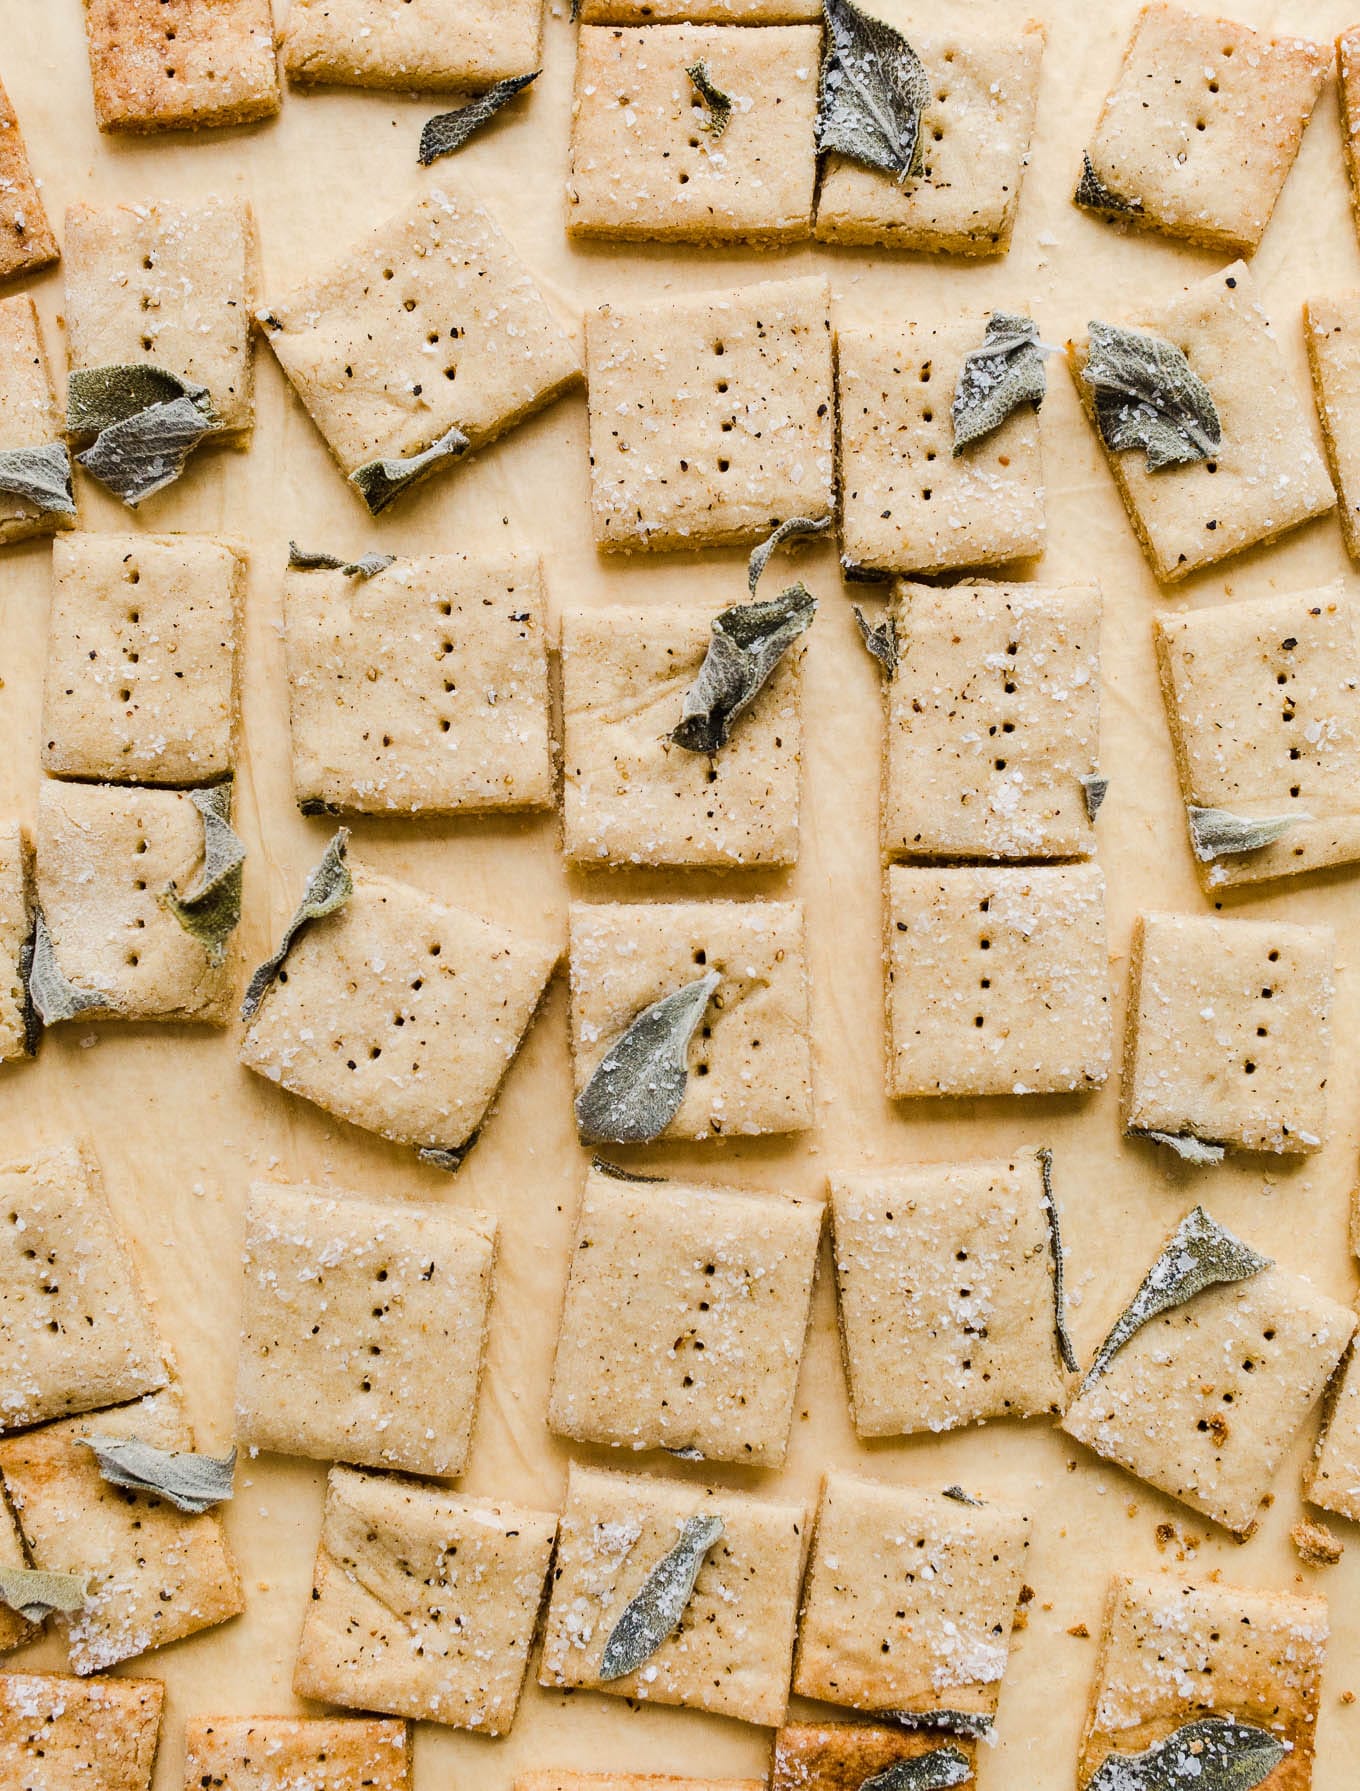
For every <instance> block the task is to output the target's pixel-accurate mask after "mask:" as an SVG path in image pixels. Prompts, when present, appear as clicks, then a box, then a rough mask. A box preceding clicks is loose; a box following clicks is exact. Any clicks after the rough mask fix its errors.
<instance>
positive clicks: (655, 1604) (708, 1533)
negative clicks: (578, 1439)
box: [600, 1513, 723, 1683]
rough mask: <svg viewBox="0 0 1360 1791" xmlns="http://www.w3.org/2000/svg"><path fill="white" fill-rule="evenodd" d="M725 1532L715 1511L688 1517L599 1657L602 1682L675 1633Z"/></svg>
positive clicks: (619, 1675)
mask: <svg viewBox="0 0 1360 1791" xmlns="http://www.w3.org/2000/svg"><path fill="white" fill-rule="evenodd" d="M722 1533H723V1520H722V1519H721V1517H719V1516H717V1514H716V1513H714V1514H712V1515H702V1516H698V1517H687V1518H686V1519H685V1522H684V1527H683V1528H682V1529H681V1531H680V1540H679V1541H678V1542H677V1543H676V1545H675V1547H674V1548H673V1549H670V1550H669V1551H668V1552H667V1553H666V1554H664V1555H663V1556H662V1557H661V1559H660V1560H659V1561H658V1562H657V1564H656V1566H655V1567H654V1568H653V1569H652V1571H651V1572H650V1573H649V1574H648V1575H647V1577H646V1579H645V1580H644V1581H643V1582H642V1586H641V1589H640V1590H639V1591H638V1592H636V1593H635V1594H634V1596H633V1597H632V1598H630V1599H629V1601H628V1603H627V1604H626V1605H625V1606H624V1611H623V1615H622V1616H621V1617H620V1618H619V1620H618V1622H617V1623H616V1624H615V1625H614V1627H613V1629H612V1630H611V1631H610V1633H609V1640H608V1641H607V1642H606V1643H605V1645H604V1654H603V1655H602V1657H601V1659H600V1678H601V1679H602V1680H604V1681H605V1682H606V1683H608V1682H609V1681H610V1680H611V1679H622V1678H623V1676H624V1674H625V1673H635V1672H636V1671H637V1669H638V1668H639V1667H640V1666H641V1665H642V1663H643V1662H644V1661H645V1660H650V1658H651V1657H652V1655H653V1654H655V1653H656V1651H657V1649H658V1648H659V1647H660V1646H661V1644H662V1643H663V1642H664V1641H665V1640H666V1638H667V1637H668V1636H670V1635H673V1634H674V1633H675V1631H676V1629H677V1628H678V1627H679V1625H680V1619H681V1618H682V1617H683V1616H684V1614H685V1611H686V1608H687V1607H688V1605H689V1601H690V1599H691V1598H692V1597H693V1596H694V1583H695V1581H696V1580H697V1579H698V1577H699V1569H700V1568H701V1567H702V1566H703V1564H704V1557H705V1555H707V1553H708V1551H709V1550H710V1549H711V1548H712V1547H713V1544H714V1543H715V1542H717V1540H718V1539H719V1537H720V1536H721V1535H722Z"/></svg>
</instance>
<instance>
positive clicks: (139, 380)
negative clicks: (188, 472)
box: [66, 363, 221, 509]
mask: <svg viewBox="0 0 1360 1791" xmlns="http://www.w3.org/2000/svg"><path fill="white" fill-rule="evenodd" d="M220 427H221V425H220V423H219V420H218V417H217V413H216V412H215V411H214V410H213V405H212V397H211V394H210V393H209V391H208V388H207V387H206V386H200V385H196V384H195V383H194V382H193V381H192V380H188V379H181V378H180V376H179V374H178V373H168V372H167V371H166V370H165V369H164V368H163V367H154V366H152V365H150V364H149V363H134V364H132V365H129V366H113V367H83V368H76V369H75V371H73V372H72V374H71V376H70V378H69V380H68V381H67V388H66V428H67V432H68V433H69V434H71V435H74V436H87V435H93V436H94V441H93V443H92V444H91V445H90V446H89V447H88V448H86V449H85V451H84V452H83V453H81V454H77V455H76V459H77V460H78V461H79V462H80V464H81V465H82V466H83V467H84V468H85V470H86V472H87V473H90V474H92V475H93V477H94V478H96V479H98V480H99V482H100V484H101V485H104V486H106V487H107V489H108V490H109V491H111V492H112V493H113V495H114V496H115V497H117V498H121V499H122V501H123V502H124V503H125V504H127V505H128V506H129V508H132V509H135V508H136V506H137V505H138V504H140V503H141V502H142V500H143V499H144V498H149V497H151V496H152V495H153V494H154V493H155V492H158V491H162V490H164V488H165V487H166V486H167V485H171V484H173V483H174V481H175V480H176V479H178V478H179V476H180V474H181V473H182V472H183V471H184V466H185V462H186V461H187V460H188V458H189V455H190V453H191V452H192V451H193V450H194V449H195V448H196V447H197V446H198V444H199V443H200V442H201V441H202V440H203V438H204V436H205V435H211V434H213V433H214V431H215V430H217V429H218V428H220Z"/></svg>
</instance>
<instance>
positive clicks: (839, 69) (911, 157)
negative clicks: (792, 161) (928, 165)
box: [817, 0, 931, 185]
mask: <svg viewBox="0 0 1360 1791" xmlns="http://www.w3.org/2000/svg"><path fill="white" fill-rule="evenodd" d="M823 10H824V12H825V14H826V47H825V49H824V51H823V54H822V85H821V93H820V95H819V98H818V102H817V152H818V154H819V155H822V154H825V153H826V151H828V150H834V151H836V153H837V154H839V155H844V156H849V157H850V159H851V160H852V161H855V162H861V163H863V164H864V166H865V167H867V168H878V169H881V170H882V171H883V173H885V174H895V175H896V176H897V180H898V183H899V185H900V184H901V183H902V182H903V181H905V180H906V179H907V178H908V177H909V176H911V175H913V174H919V173H920V172H921V169H922V167H923V166H924V163H925V151H924V145H923V143H922V142H921V117H922V114H923V113H924V112H925V109H926V106H927V105H928V104H929V102H930V96H931V85H930V76H929V75H928V74H927V73H926V70H925V65H924V63H923V62H922V61H921V58H920V57H919V56H918V55H917V54H916V52H915V50H913V49H912V47H911V45H910V44H909V43H908V42H907V40H906V38H905V37H903V36H902V34H901V32H899V31H894V30H893V28H892V26H891V25H887V24H885V23H884V22H883V20H882V19H878V18H874V17H873V16H872V15H871V14H869V13H864V12H861V11H860V10H859V8H858V7H857V6H854V5H852V4H851V0H823Z"/></svg>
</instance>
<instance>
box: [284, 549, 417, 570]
mask: <svg viewBox="0 0 1360 1791" xmlns="http://www.w3.org/2000/svg"><path fill="white" fill-rule="evenodd" d="M396 557H397V556H396V555H395V554H394V553H366V554H365V555H364V556H363V558H362V559H358V560H342V559H340V558H339V557H338V556H337V555H335V554H333V553H308V552H307V551H306V550H305V548H301V547H299V546H298V544H297V542H296V541H290V542H289V543H288V569H289V571H290V572H343V573H344V575H345V577H346V578H372V577H374V576H375V574H377V573H379V572H385V571H386V570H387V568H388V567H389V566H391V565H392V564H393V563H394V562H395V560H396Z"/></svg>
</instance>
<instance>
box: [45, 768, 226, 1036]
mask: <svg viewBox="0 0 1360 1791" xmlns="http://www.w3.org/2000/svg"><path fill="white" fill-rule="evenodd" d="M203 844H204V828H203V816H202V814H201V813H200V812H199V810H198V809H197V808H196V807H195V806H194V803H193V801H192V799H191V798H190V797H189V796H188V795H187V794H185V792H184V791H182V790H152V789H144V788H142V787H140V786H124V785H119V784H75V783H57V782H55V781H51V780H49V781H48V782H46V783H44V784H43V786H42V789H41V790H40V791H39V794H38V826H37V863H38V871H37V892H38V905H39V907H40V908H41V909H42V911H43V917H44V919H45V920H46V922H47V928H48V931H49V933H50V934H51V935H52V947H53V951H54V953H55V955H56V961H57V966H58V968H59V969H60V971H61V973H62V975H63V976H65V977H66V978H67V980H68V981H69V982H71V983H73V984H74V985H75V987H76V988H77V989H80V990H82V991H84V992H85V993H87V994H91V995H98V996H100V997H102V1000H101V1002H100V1005H99V1006H98V1007H97V1008H93V1009H88V1010H86V1011H84V1012H82V1013H81V1014H80V1015H78V1016H77V1018H78V1020H79V1021H81V1022H84V1021H86V1020H88V1019H89V1018H91V1017H93V1016H101V1017H105V1018H111V1019H119V1020H194V1021H200V1022H202V1023H204V1024H206V1025H213V1026H223V1025H225V1024H226V1021H227V1014H228V1010H229V1007H230V1004H231V994H232V988H233V984H234V973H235V965H234V962H233V952H232V948H231V947H230V946H228V949H227V952H226V955H225V956H224V958H223V960H222V962H221V963H220V964H213V963H212V962H211V960H210V959H209V956H208V953H207V950H206V949H205V947H204V946H203V944H202V943H201V942H200V941H199V940H198V939H196V938H195V937H194V935H193V934H192V933H189V932H187V931H186V930H185V928H184V927H183V926H181V924H180V922H179V921H178V920H177V919H176V918H175V915H174V914H173V912H172V911H171V910H170V909H169V908H168V907H166V905H165V902H164V900H163V897H164V896H165V895H166V893H167V892H168V891H169V890H170V888H171V886H172V885H173V887H174V888H175V889H177V890H180V891H184V890H188V889H191V888H192V886H193V884H194V883H195V881H196V880H197V878H198V876H199V873H200V872H201V870H202V868H203Z"/></svg>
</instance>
